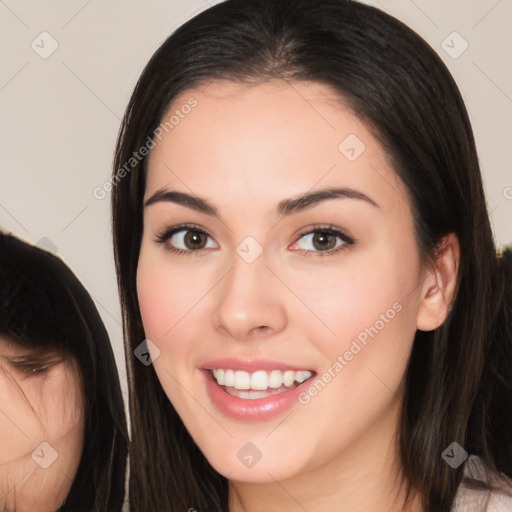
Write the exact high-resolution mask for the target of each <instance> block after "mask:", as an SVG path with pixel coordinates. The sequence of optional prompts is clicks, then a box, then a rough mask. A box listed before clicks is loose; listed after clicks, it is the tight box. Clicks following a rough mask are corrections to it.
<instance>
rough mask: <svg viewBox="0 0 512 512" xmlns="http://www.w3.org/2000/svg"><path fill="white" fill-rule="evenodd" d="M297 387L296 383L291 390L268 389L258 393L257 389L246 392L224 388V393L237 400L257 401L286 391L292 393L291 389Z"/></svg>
mask: <svg viewBox="0 0 512 512" xmlns="http://www.w3.org/2000/svg"><path fill="white" fill-rule="evenodd" d="M295 387H297V383H295V385H294V386H293V387H290V388H288V387H286V386H281V387H280V388H275V389H272V388H268V389H265V390H264V391H258V390H255V389H248V390H244V389H236V388H234V387H231V386H222V388H223V389H224V391H225V392H226V393H228V394H229V395H231V396H236V397H237V398H244V399H246V400H255V399H257V398H266V397H267V396H271V395H277V394H279V393H283V392H284V391H290V389H293V388H295Z"/></svg>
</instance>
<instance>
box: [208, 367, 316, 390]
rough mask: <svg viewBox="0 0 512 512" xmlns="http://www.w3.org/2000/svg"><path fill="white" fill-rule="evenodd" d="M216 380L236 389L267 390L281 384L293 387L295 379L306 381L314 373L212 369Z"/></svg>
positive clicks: (302, 371)
mask: <svg viewBox="0 0 512 512" xmlns="http://www.w3.org/2000/svg"><path fill="white" fill-rule="evenodd" d="M212 373H213V376H214V377H215V380H216V381H217V382H218V383H219V385H221V386H231V387H234V388H235V389H257V390H265V389H267V388H280V387H281V386H283V385H284V386H286V387H291V386H292V385H293V383H294V382H295V381H297V382H298V383H301V382H304V381H305V380H307V379H309V378H310V377H311V375H312V373H311V372H310V371H307V370H301V371H298V372H296V371H293V370H287V371H284V372H282V371H281V370H272V371H271V372H266V371H265V370H258V371H256V372H253V373H249V372H244V371H242V370H223V369H216V370H212Z"/></svg>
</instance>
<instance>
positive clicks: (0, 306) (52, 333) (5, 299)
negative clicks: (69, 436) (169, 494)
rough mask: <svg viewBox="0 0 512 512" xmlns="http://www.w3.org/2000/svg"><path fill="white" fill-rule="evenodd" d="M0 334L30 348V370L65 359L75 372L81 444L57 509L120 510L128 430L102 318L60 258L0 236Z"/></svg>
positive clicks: (65, 511)
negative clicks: (81, 418) (80, 407)
mask: <svg viewBox="0 0 512 512" xmlns="http://www.w3.org/2000/svg"><path fill="white" fill-rule="evenodd" d="M0 335H1V336H2V337H5V338H6V339H7V340H8V341H10V342H12V343H14V344H16V345H18V346H20V347H23V348H26V349H29V351H30V354H29V356H28V357H27V363H26V364H27V365H30V366H34V365H37V364H39V365H40V364H41V363H44V362H45V360H47V359H48V358H53V359H55V358H56V357H60V358H61V359H67V360H71V361H73V362H74V363H76V367H77V368H78V373H79V375H78V377H79V380H80V383H81V391H82V395H83V399H84V404H85V407H84V409H85V418H84V443H83V450H82V455H81V458H80V463H79V466H78V469H77V473H76V475H75V478H74V480H73V484H72V486H71V489H70V491H69V493H68V496H67V497H66V501H65V503H64V505H63V506H62V507H60V508H59V512H121V508H122V506H123V500H124V493H125V469H126V456H127V446H128V433H127V428H126V416H125V412H124V403H123V396H122V394H121V386H120V383H119V377H118V373H117V368H116V363H115V359H114V354H113V352H112V347H111V345H110V340H109V337H108V333H107V331H106V329H105V326H104V324H103V321H102V320H101V317H100V315H99V313H98V310H97V309H96V306H95V305H94V302H93V300H92V298H91V296H90V295H89V293H88V292H87V290H86V289H85V287H84V286H83V285H82V283H81V282H80V281H79V280H78V278H77V277H76V276H75V275H74V274H73V272H72V271H71V269H70V268H69V267H68V266H67V265H66V264H65V263H64V262H63V261H62V260H61V259H60V258H59V257H58V256H56V255H54V254H51V253H49V252H47V251H45V250H43V249H40V248H39V247H36V246H33V245H31V244H29V243H27V242H25V241H23V240H21V239H19V238H17V237H15V236H13V235H11V234H7V233H3V232H1V231H0ZM20 364H24V363H21V362H20Z"/></svg>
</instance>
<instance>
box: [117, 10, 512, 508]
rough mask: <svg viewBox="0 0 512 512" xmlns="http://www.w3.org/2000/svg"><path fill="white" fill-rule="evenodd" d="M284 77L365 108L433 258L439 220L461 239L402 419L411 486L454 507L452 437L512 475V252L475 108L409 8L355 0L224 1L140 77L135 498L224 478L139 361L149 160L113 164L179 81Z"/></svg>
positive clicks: (125, 277)
mask: <svg viewBox="0 0 512 512" xmlns="http://www.w3.org/2000/svg"><path fill="white" fill-rule="evenodd" d="M411 48H413V49H414V51H411ZM274 78H277V79H284V80H301V81H306V80H307V81H315V82H319V83H322V84H325V85H328V86H330V87H331V88H332V89H333V90H334V91H336V92H337V93H339V96H340V98H343V99H344V101H345V102H347V103H348V104H349V105H350V107H351V108H352V109H353V111H354V112H355V113H356V114H357V115H358V116H359V117H360V118H361V119H362V120H363V121H364V122H366V123H367V125H368V126H369V128H370V129H371V131H372V133H374V135H375V136H376V137H377V138H378V139H379V141H380V142H381V144H382V145H383V147H384V148H385V149H386V150H387V152H388V154H389V156H390V158H391V160H392V162H393V166H394V169H395V171H396V173H397V175H398V176H399V177H400V179H401V180H402V181H403V183H404V184H405V186H406V188H407V190H408V192H409V197H410V198H411V199H410V201H411V208H412V211H413V216H414V225H415V232H416V238H417V243H418V248H419V251H420V255H421V256H422V258H423V261H424V262H426V263H427V264H429V262H430V263H432V261H433V260H434V259H435V257H436V250H437V249H438V248H439V243H440V241H441V240H442V238H443V236H444V235H446V234H448V233H455V234H456V235H457V237H458V239H459V242H460V248H461V259H460V267H459V271H458V289H457V294H456V298H455V300H454V302H453V308H452V310H451V312H450V314H449V315H448V318H447V319H446V321H445V322H444V324H443V325H442V326H441V327H439V328H438V329H436V330H435V331H430V332H421V331H418V332H417V334H416V337H415V340H414V345H413V350H412V353H411V357H410V362H409V365H408V369H407V374H406V394H405V399H404V404H403V412H402V421H401V428H400V431H399V433H398V435H399V447H400V458H401V463H402V466H403V471H404V475H405V477H406V481H407V485H408V489H409V490H411V489H416V490H418V491H419V492H420V493H421V495H422V496H423V500H424V508H425V510H428V511H441V512H447V511H449V510H450V508H451V506H452V504H453V500H454V496H455V493H456V491H457V488H458V486H459V484H460V483H461V481H462V478H463V474H462V470H463V468H462V466H461V467H459V468H458V469H456V470H454V469H452V468H451V467H450V466H449V465H448V464H446V463H444V461H443V460H442V459H441V453H442V452H443V450H444V449H445V448H446V447H447V446H448V445H450V444H451V443H452V442H453V441H456V442H457V443H459V444H460V445H461V446H463V447H464V448H465V449H466V451H468V452H469V453H471V454H476V455H479V456H480V457H482V459H483V462H484V463H485V464H486V465H487V467H488V468H489V469H490V470H492V471H501V472H502V473H504V474H505V475H508V476H509V477H512V430H511V429H510V425H512V381H511V374H510V371H509V368H508V366H509V365H510V364H511V362H512V335H511V322H512V319H511V316H512V315H511V295H512V290H511V286H512V275H511V274H512V271H511V266H512V265H511V264H510V261H509V259H508V258H498V257H497V254H496V248H495V244H494V240H493V235H492V231H491V226H490V223H489V214H488V211H487V207H486V201H485V196H484V190H483V186H482V178H481V174H480V169H479V164H478V158H477V152H476V148H475V142H474V138H473V133H472V129H471V125H470V121H469V118H468V114H467V111H466V108H465V106H464V103H463V100H462V98H461V95H460V93H459V90H458V88H457V86H456V84H455V82H454V80H453V78H452V76H451V75H450V73H449V71H448V70H447V68H446V66H445V65H444V64H443V62H442V60H441V59H440V58H439V56H438V55H437V54H436V53H435V51H434V50H433V49H432V48H431V47H430V46H429V45H428V44H427V43H426V42H425V41H424V40H423V39H422V38H421V37H419V36H418V35H417V34H416V33H415V32H413V31H412V30H411V29H409V28H408V27H406V26H405V25H404V24H403V23H401V22H399V21H398V20H396V19H395V18H393V17H391V16H389V15H387V14H385V13H383V12H382V11H380V10H378V9H376V8H373V7H369V6H366V5H363V4H360V3H357V2H355V1H351V0H317V1H313V0H227V1H226V2H223V3H220V4H218V5H216V6H214V7H212V8H210V9H208V10H206V11H204V12H202V13H200V14H199V15H197V16H195V17H194V18H192V19H191V20H189V21H188V22H186V23H185V24H184V25H182V26H181V27H180V28H179V29H178V30H176V31H175V32H174V33H173V34H172V35H171V36H170V37H169V38H168V39H167V40H166V41H165V42H164V43H163V44H162V46H161V47H160V48H159V49H158V50H157V51H156V52H155V54H154V55H153V57H152V58H151V60H150V61H149V63H148V64H147V65H146V67H145V69H144V71H143V73H142V75H141V77H140V79H139V81H138V83H137V85H136V87H135V90H134V92H133V95H132V97H131V99H130V102H129V105H128V108H127V110H126V113H125V116H124V119H123V122H122V126H121V130H120V134H119V138H118V143H117V148H116V153H115V163H114V171H113V172H114V177H115V178H116V180H117V181H116V184H115V186H114V190H113V194H112V209H113V235H114V251H115V261H116V269H117V275H118V284H119V290H120V296H121V303H122V309H123V321H124V333H125V349H126V356H127V368H128V382H129V389H130V411H131V425H132V445H131V480H130V503H131V507H132V512H145V511H147V510H187V509H188V508H189V507H191V506H194V507H195V508H196V509H198V510H201V511H212V512H213V511H215V512H222V511H225V510H227V481H226V479H225V478H224V477H223V476H221V475H219V474H218V473H217V472H216V471H214V470H213V468H211V466H210V465H209V464H208V462H207V460H206V459H205V457H204V456H203V455H202V453H201V452H200V451H199V449H198V447H197V446H196V445H195V444H194V442H193V440H192V439H191V437H190V436H189V434H188V433H187V430H186V429H185V427H184V425H183V423H182V422H181V420H180V418H179V416H178V415H177V413H176V411H175V410H174V408H173V406H172V404H171V403H170V401H169V400H168V398H167V397H166V395H165V393H164V392H163V390H162V387H161V385H160V384H159V382H158V379H157V376H156V374H155V372H154V370H153V368H152V367H145V366H144V365H142V364H135V362H134V357H133V350H134V348H135V347H136V346H137V345H138V344H139V343H141V341H142V340H144V338H145V336H144V330H143V325H142V321H141V316H140V311H139V306H138V301H137V293H136V271H137V261H138V255H139V250H140V244H141V236H142V210H143V209H142V198H143V195H144V192H145V190H144V188H145V172H146V161H147V159H142V161H141V162H140V163H137V165H135V166H134V167H133V169H132V170H131V171H130V172H129V174H128V175H127V176H125V177H123V178H122V179H120V180H119V179H118V178H119V174H118V172H119V169H121V168H122V167H123V165H124V164H125V163H126V162H127V161H128V160H129V159H130V157H132V155H133V152H134V151H137V150H138V149H139V148H140V147H142V146H143V145H144V144H145V141H146V140H147V138H148V137H152V134H153V131H154V130H155V129H156V128H157V126H158V125H159V123H160V122H161V120H162V117H163V115H164V113H165V112H166V111H167V109H168V108H169V106H170V105H171V103H172V102H173V100H174V99H175V98H176V97H177V96H178V94H180V93H182V92H184V91H186V90H188V89H192V88H194V87H199V86H200V85H202V84H205V83H206V82H208V81H211V80H215V79H225V80H231V81H236V82H240V83H260V82H264V81H266V80H269V79H274ZM507 262H508V263H507Z"/></svg>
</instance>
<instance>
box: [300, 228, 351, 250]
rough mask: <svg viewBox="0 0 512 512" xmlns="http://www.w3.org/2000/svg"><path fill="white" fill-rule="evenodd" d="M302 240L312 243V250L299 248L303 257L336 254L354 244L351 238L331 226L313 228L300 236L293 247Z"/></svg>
mask: <svg viewBox="0 0 512 512" xmlns="http://www.w3.org/2000/svg"><path fill="white" fill-rule="evenodd" d="M336 239H338V241H339V243H338V242H337V240H336ZM302 240H307V241H308V242H312V246H313V249H312V250H311V249H303V248H300V252H302V253H304V254H305V256H320V257H323V256H327V255H329V256H330V255H333V254H336V253H338V252H339V251H341V250H343V249H345V248H347V247H349V246H351V245H353V244H354V243H355V240H354V239H353V238H352V237H350V236H348V235H347V234H346V233H344V232H343V231H341V230H339V229H337V228H335V227H333V226H315V227H314V228H313V229H312V230H310V231H308V232H307V233H304V234H302V235H301V236H300V238H299V240H298V241H297V242H295V244H294V246H296V245H298V244H299V242H300V241H302ZM294 246H293V247H294Z"/></svg>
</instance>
